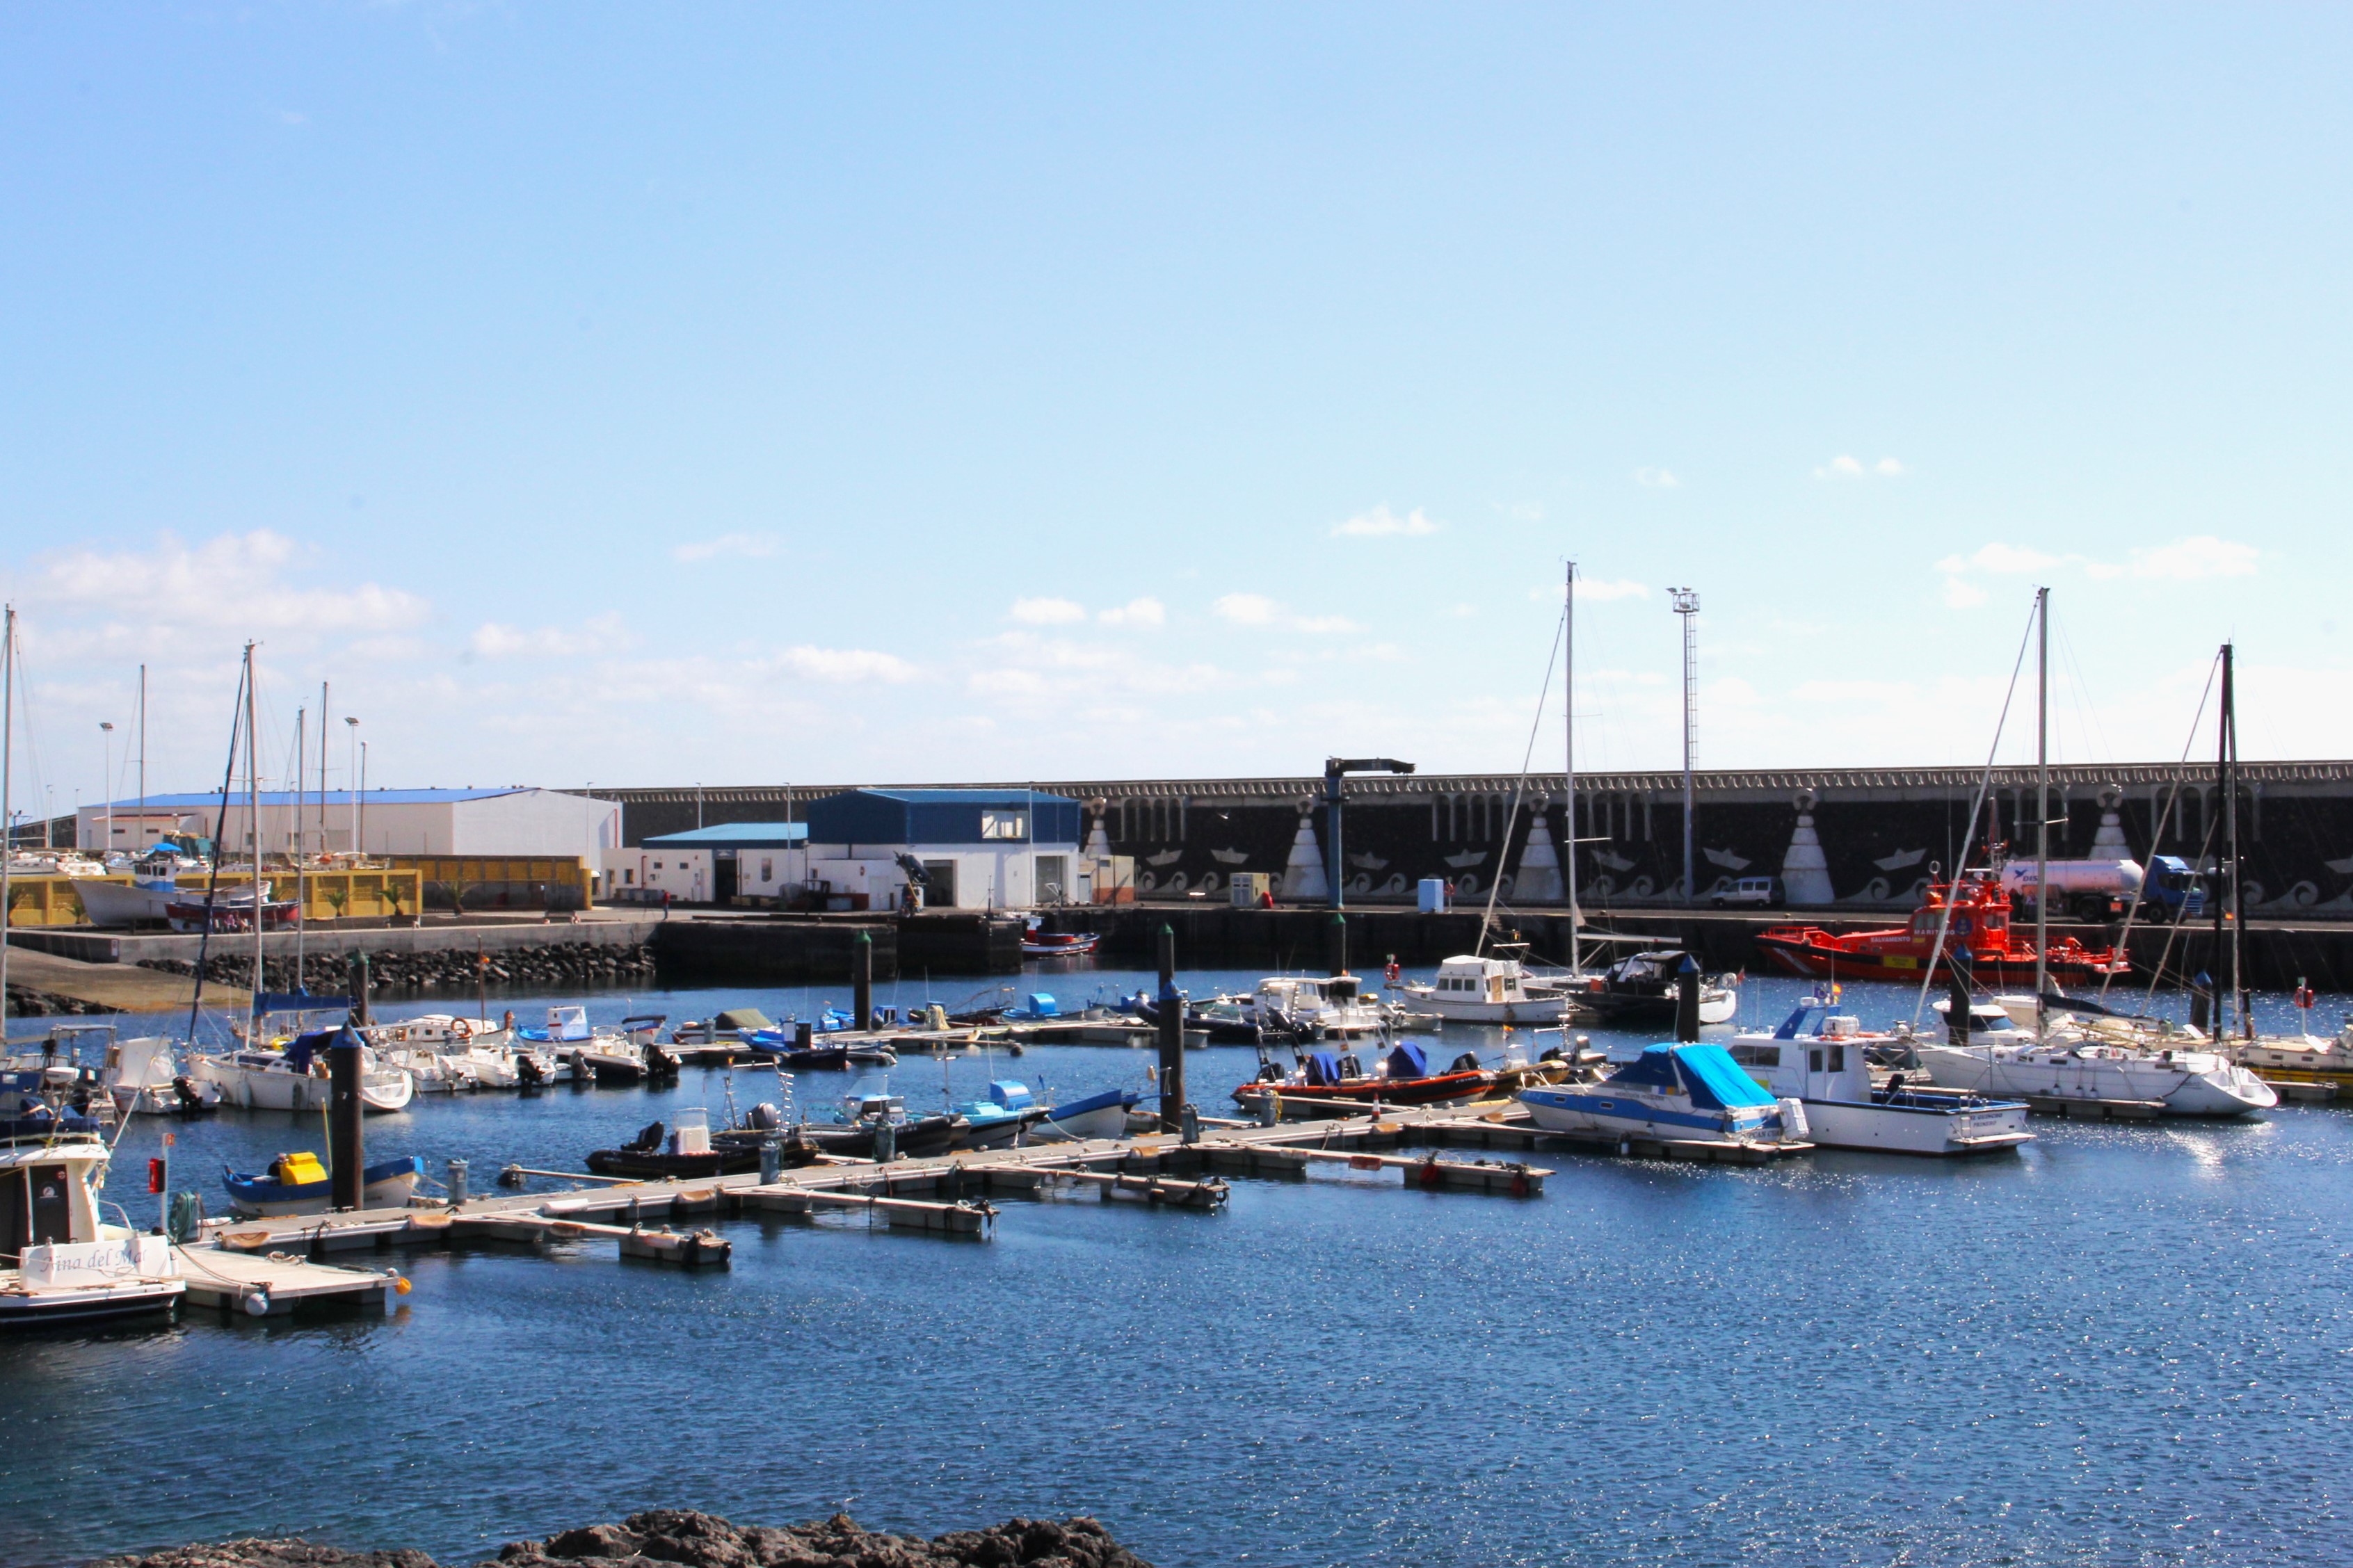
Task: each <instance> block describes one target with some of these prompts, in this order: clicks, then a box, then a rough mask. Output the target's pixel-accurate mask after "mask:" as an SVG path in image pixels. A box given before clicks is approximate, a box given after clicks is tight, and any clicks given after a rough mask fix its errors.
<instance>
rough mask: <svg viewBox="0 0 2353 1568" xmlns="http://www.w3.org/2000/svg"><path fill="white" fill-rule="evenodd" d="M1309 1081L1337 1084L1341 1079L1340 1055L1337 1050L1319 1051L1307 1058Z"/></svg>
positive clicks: (1316, 1083)
mask: <svg viewBox="0 0 2353 1568" xmlns="http://www.w3.org/2000/svg"><path fill="white" fill-rule="evenodd" d="M1307 1081H1308V1082H1309V1083H1311V1084H1315V1085H1319V1086H1321V1085H1324V1084H1335V1083H1338V1082H1339V1081H1340V1057H1339V1053H1337V1052H1336V1051H1317V1052H1316V1053H1315V1054H1314V1056H1311V1057H1309V1058H1307Z"/></svg>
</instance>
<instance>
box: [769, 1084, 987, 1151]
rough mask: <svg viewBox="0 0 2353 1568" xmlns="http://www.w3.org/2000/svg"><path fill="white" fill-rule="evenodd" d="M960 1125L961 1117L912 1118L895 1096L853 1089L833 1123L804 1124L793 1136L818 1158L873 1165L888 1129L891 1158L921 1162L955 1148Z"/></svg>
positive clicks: (843, 1099)
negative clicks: (810, 1147)
mask: <svg viewBox="0 0 2353 1568" xmlns="http://www.w3.org/2000/svg"><path fill="white" fill-rule="evenodd" d="M964 1125H965V1123H964V1118H962V1117H961V1116H955V1115H938V1116H923V1117H910V1116H909V1115H908V1114H907V1102H906V1101H905V1100H902V1098H900V1097H899V1096H898V1095H895V1094H891V1093H888V1092H884V1091H878V1090H863V1091H861V1090H853V1091H852V1092H851V1093H849V1094H847V1095H844V1096H843V1097H842V1100H841V1103H840V1104H839V1106H838V1107H837V1108H836V1109H835V1111H834V1120H833V1121H830V1122H824V1121H811V1122H807V1123H804V1124H803V1125H801V1126H800V1127H798V1128H797V1129H796V1130H795V1131H796V1132H797V1134H798V1136H800V1137H801V1138H803V1139H805V1140H807V1142H810V1143H812V1144H814V1145H816V1147H817V1149H818V1152H820V1153H824V1154H832V1155H836V1156H843V1157H847V1158H850V1159H857V1160H871V1159H873V1158H875V1157H876V1154H877V1150H878V1146H879V1142H880V1136H881V1131H882V1130H883V1129H885V1128H888V1129H889V1131H890V1137H891V1152H892V1155H893V1156H894V1157H895V1158H898V1159H902V1160H922V1159H928V1158H930V1157H931V1156H933V1155H935V1154H944V1153H946V1152H948V1151H949V1150H950V1149H952V1148H954V1147H955V1142H956V1140H957V1139H958V1138H959V1137H961V1136H962V1135H963V1132H964Z"/></svg>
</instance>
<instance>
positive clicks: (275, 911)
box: [164, 881, 301, 932]
mask: <svg viewBox="0 0 2353 1568" xmlns="http://www.w3.org/2000/svg"><path fill="white" fill-rule="evenodd" d="M269 889H270V884H269V883H268V882H266V881H265V882H263V883H261V884H260V885H259V890H258V891H257V889H256V888H255V887H254V885H253V884H251V883H248V884H247V885H245V886H243V887H237V888H222V889H217V890H215V891H212V892H206V891H205V890H204V889H197V888H183V889H180V893H179V896H178V897H177V898H175V899H172V900H167V901H166V902H165V903H164V920H165V921H167V922H168V923H169V924H170V926H171V928H172V929H173V930H174V931H203V930H205V929H206V927H207V926H209V927H210V928H211V929H212V930H213V931H215V932H220V931H252V930H253V929H254V925H255V922H256V921H259V922H260V926H261V929H262V930H263V931H291V930H292V929H293V928H294V927H295V926H296V925H297V924H299V923H301V910H300V909H299V908H298V907H297V906H296V904H295V902H294V900H291V899H272V898H271V897H270V896H269Z"/></svg>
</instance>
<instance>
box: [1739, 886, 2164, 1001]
mask: <svg viewBox="0 0 2353 1568" xmlns="http://www.w3.org/2000/svg"><path fill="white" fill-rule="evenodd" d="M2010 914H2011V900H2010V891H2009V889H2006V888H2005V887H2004V886H2003V885H2002V882H2001V879H2000V876H1998V875H1997V874H1996V873H1995V872H1993V871H1991V870H1978V871H1971V872H1969V873H1968V874H1967V875H1966V876H1964V877H1962V878H1961V879H1960V880H1958V881H1957V882H1936V883H1931V884H1930V885H1929V887H1928V889H1927V892H1926V896H1925V897H1924V899H1923V900H1922V902H1921V904H1920V907H1919V908H1918V909H1916V910H1913V911H1912V919H1911V920H1910V921H1908V922H1907V923H1905V924H1904V925H1901V926H1896V927H1893V928H1890V929H1886V930H1881V931H1845V932H1831V931H1824V930H1822V929H1821V928H1820V927H1819V926H1775V927H1773V928H1771V929H1770V930H1767V931H1759V932H1758V933H1757V938H1756V942H1757V949H1758V951H1759V952H1763V953H1764V954H1765V955H1766V956H1767V958H1769V959H1771V960H1772V962H1773V963H1776V964H1777V965H1778V966H1779V967H1780V968H1782V969H1785V970H1787V971H1788V972H1789V973H1792V974H1796V975H1801V976H1803V977H1805V978H1808V979H1812V980H1903V981H1910V982H1915V983H1916V982H1918V981H1919V980H1920V978H1921V977H1922V975H1923V974H1924V973H1926V971H1927V970H1928V968H1929V966H1930V963H1931V962H1932V961H1934V960H1935V959H1936V954H1937V952H1938V949H1937V941H1938V931H1939V928H1941V929H1942V931H1943V942H1944V947H1943V952H1944V953H1945V954H1946V955H1947V956H1948V957H1950V958H1951V959H1953V960H1954V961H1956V962H1957V963H1960V964H1961V965H1963V966H1964V967H1965V968H1966V969H1967V970H1968V973H1969V974H1970V975H1971V976H1972V977H1973V978H1974V979H1976V980H1977V981H1978V982H1980V983H1981V984H1988V985H2001V984H2014V983H2016V982H2018V981H2021V980H2023V981H2027V982H2029V983H2030V984H2031V983H2032V982H2033V981H2034V979H2035V977H2036V963H2037V956H2036V953H2035V950H2034V942H2033V940H2032V938H2031V936H2030V935H2024V934H2021V933H2020V932H2019V931H2015V930H2013V929H2012V927H2011V925H2010ZM2040 962H2041V963H2042V969H2043V971H2044V972H2045V973H2048V974H2049V976H2050V977H2051V978H2052V979H2053V980H2056V981H2060V982H2067V981H2071V980H2073V981H2086V980H2098V979H2100V978H2102V977H2103V976H2106V975H2112V974H2124V973H2129V972H2130V970H2131V967H2132V966H2131V965H2130V964H2129V963H2126V960H2125V957H2124V955H2123V954H2122V953H2120V952H2116V951H2115V950H2114V949H2112V948H2105V947H2103V948H2092V947H2086V946H2084V944H2083V943H2082V942H2079V941H2077V940H2076V939H2075V938H2073V937H2072V936H2065V937H2060V938H2058V939H2057V940H2055V941H2053V942H2051V943H2050V945H2049V948H2048V950H2047V951H2046V952H2043V953H2042V955H2041V960H2040Z"/></svg>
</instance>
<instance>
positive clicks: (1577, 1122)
mask: <svg viewBox="0 0 2353 1568" xmlns="http://www.w3.org/2000/svg"><path fill="white" fill-rule="evenodd" d="M1519 1100H1520V1103H1521V1104H1523V1105H1525V1106H1526V1107H1527V1108H1528V1117H1529V1119H1530V1120H1531V1121H1534V1122H1535V1124H1536V1125H1537V1126H1538V1127H1541V1128H1543V1129H1544V1130H1545V1131H1548V1132H1587V1133H1600V1134H1605V1135H1608V1136H1610V1137H1620V1138H1655V1139H1658V1140H1661V1141H1662V1142H1692V1141H1703V1142H1715V1141H1718V1140H1723V1139H1735V1140H1744V1141H1748V1142H1760V1143H1778V1142H1781V1116H1780V1110H1779V1108H1778V1106H1777V1107H1775V1108H1774V1109H1772V1110H1764V1109H1761V1108H1759V1109H1755V1110H1703V1109H1698V1108H1694V1107H1693V1106H1691V1104H1690V1102H1689V1101H1688V1100H1681V1101H1676V1100H1668V1101H1666V1102H1665V1103H1661V1102H1658V1101H1654V1100H1651V1099H1649V1098H1647V1097H1645V1096H1641V1095H1636V1094H1630V1093H1628V1092H1627V1091H1626V1090H1624V1089H1612V1088H1610V1087H1609V1085H1608V1084H1606V1083H1599V1084H1561V1085H1547V1086H1546V1087H1544V1088H1540V1089H1539V1088H1529V1089H1522V1090H1520V1094H1519Z"/></svg>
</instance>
